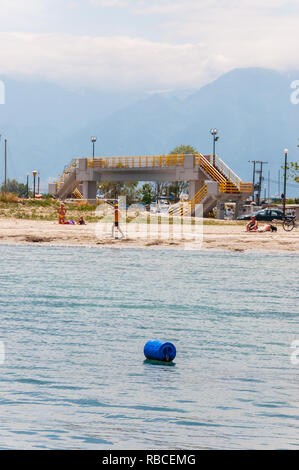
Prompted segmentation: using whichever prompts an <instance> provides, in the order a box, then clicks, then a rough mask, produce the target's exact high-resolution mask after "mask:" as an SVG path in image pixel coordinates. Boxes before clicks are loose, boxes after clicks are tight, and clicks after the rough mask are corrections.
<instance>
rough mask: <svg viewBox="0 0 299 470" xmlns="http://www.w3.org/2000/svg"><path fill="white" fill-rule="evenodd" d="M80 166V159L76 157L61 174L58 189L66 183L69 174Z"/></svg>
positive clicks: (57, 184)
mask: <svg viewBox="0 0 299 470" xmlns="http://www.w3.org/2000/svg"><path fill="white" fill-rule="evenodd" d="M77 167H78V159H77V158H74V159H73V160H72V161H71V163H70V164H69V165H68V166H67V167H66V169H65V170H64V172H63V173H62V175H61V176H60V178H59V180H58V181H57V182H56V190H57V191H58V190H59V189H60V188H61V186H63V185H64V182H65V179H66V178H67V176H68V175H69V174H70V173H72V172H73V171H74V169H75V168H77Z"/></svg>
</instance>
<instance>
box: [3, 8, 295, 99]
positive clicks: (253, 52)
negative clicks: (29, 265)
mask: <svg viewBox="0 0 299 470" xmlns="http://www.w3.org/2000/svg"><path fill="white" fill-rule="evenodd" d="M51 2H54V3H52V5H55V6H56V8H57V6H58V4H59V5H61V3H60V2H58V0H51ZM8 5H9V6H8ZM49 5H50V4H49V0H28V1H27V2H24V1H21V0H11V2H9V3H7V4H6V6H4V10H3V12H2V14H1V24H2V28H3V22H2V20H3V15H4V18H6V19H7V20H8V19H9V18H11V21H13V18H14V16H16V12H18V15H17V19H16V20H15V24H18V22H19V21H21V20H22V21H23V25H24V28H23V29H22V28H21V26H20V27H17V30H15V31H17V32H9V31H8V32H4V31H3V32H2V33H0V44H1V47H0V65H1V69H0V71H1V73H2V74H3V75H7V74H9V75H25V76H33V77H35V76H37V77H42V78H45V79H48V80H52V81H55V82H59V83H61V84H64V85H69V86H82V85H83V86H97V87H99V88H107V89H109V88H110V89H111V88H119V89H121V88H123V89H124V88H126V89H129V88H130V89H132V88H136V87H138V88H142V89H162V90H163V89H170V88H171V89H173V88H186V87H192V88H193V87H199V86H201V85H203V84H205V83H207V82H209V81H210V80H212V79H214V78H216V77H217V76H219V75H221V74H222V73H225V72H227V71H229V70H231V69H233V68H236V67H255V66H258V67H268V68H273V69H276V70H286V69H298V67H299V66H298V61H297V57H298V52H297V49H298V48H297V45H298V43H299V28H298V20H299V10H298V8H299V5H298V0H296V1H295V0H260V1H258V0H243V1H242V2H241V1H240V0H201V1H197V0H196V1H195V0H171V1H170V0H159V1H158V0H151V1H149V0H135V1H134V0H68V1H66V2H65V3H64V4H63V5H64V7H63V8H65V12H70V11H71V9H70V8H73V11H75V13H76V14H77V15H78V14H79V13H80V12H81V11H82V12H83V10H81V8H82V9H83V8H84V14H85V16H84V21H87V23H88V27H86V28H85V29H84V28H83V26H82V29H80V31H78V30H77V29H76V28H75V27H74V32H73V33H72V32H70V33H69V34H60V33H58V32H52V33H51V32H50V33H45V31H48V29H49V27H47V28H45V29H44V30H43V29H41V31H42V32H37V31H36V29H34V28H32V29H30V30H29V31H31V32H28V28H29V26H30V24H31V22H33V23H35V24H39V25H40V24H43V21H44V20H43V21H42V19H44V18H45V15H46V13H47V11H49V12H50V10H49V8H50V7H49ZM108 6H109V7H111V6H114V9H113V14H112V11H111V15H110V16H109V18H115V17H116V16H117V14H118V15H119V16H118V20H119V19H120V21H122V18H123V15H122V12H123V8H120V7H127V9H128V11H127V13H128V12H129V11H130V12H131V13H130V15H131V16H128V15H127V16H126V21H128V22H129V24H128V26H130V24H131V23H130V22H132V25H134V24H135V23H138V22H141V19H142V20H143V21H145V19H146V21H148V28H147V32H146V33H145V32H144V33H143V30H140V34H136V33H135V34H134V37H133V35H131V36H130V34H129V33H126V34H122V35H120V34H119V32H118V28H119V23H115V24H114V23H111V28H110V23H108V24H109V31H108V33H107V36H105V35H102V36H99V35H98V33H94V32H93V33H89V22H88V20H89V16H90V15H92V14H93V13H94V14H96V12H97V10H99V11H100V12H101V13H102V12H103V10H101V8H103V7H105V12H106V13H107V11H108V10H110V9H107V7H108ZM95 7H97V8H95ZM59 8H60V10H57V12H59V16H60V21H61V12H62V10H61V8H62V7H60V6H59ZM54 10H55V9H54V8H53V11H52V10H51V14H52V20H53V18H54V17H55V15H54V13H55V11H56V10H55V11H54ZM57 12H56V13H57ZM56 13H55V14H56ZM75 13H73V14H75ZM101 13H100V14H99V21H100V20H101V18H102V16H103V15H102V14H101ZM145 13H146V14H147V15H148V16H145ZM49 14H50V13H49ZM34 15H36V16H35V17H34ZM153 15H154V16H153ZM82 16H83V15H82ZM22 18H23V19H22ZM34 18H35V19H34ZM103 18H104V19H102V21H107V17H106V16H103ZM82 21H83V20H82ZM134 22H135V23H134ZM96 23H97V22H96ZM13 24H14V23H13ZM51 24H52V30H51V31H57V30H56V29H54V26H53V25H55V22H54V23H51ZM59 24H60V25H61V23H59ZM82 24H83V23H82ZM113 24H114V27H113ZM143 24H144V23H143ZM82 30H83V31H85V30H86V31H88V34H84V32H82ZM98 30H102V28H101V25H100V23H99V27H98ZM98 30H97V31H98ZM128 30H129V31H130V28H129V27H128ZM10 31H11V28H10ZM32 31H35V32H32ZM149 31H150V33H151V35H150V34H149ZM108 34H109V35H108ZM153 38H155V39H153ZM157 38H158V39H157ZM0 79H1V77H0Z"/></svg>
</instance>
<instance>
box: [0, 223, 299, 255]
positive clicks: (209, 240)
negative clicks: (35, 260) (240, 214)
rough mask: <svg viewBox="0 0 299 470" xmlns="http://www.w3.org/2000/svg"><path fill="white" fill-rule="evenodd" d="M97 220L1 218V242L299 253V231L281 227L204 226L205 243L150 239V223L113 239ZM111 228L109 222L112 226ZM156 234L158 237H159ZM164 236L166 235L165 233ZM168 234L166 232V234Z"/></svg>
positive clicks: (3, 243)
mask: <svg viewBox="0 0 299 470" xmlns="http://www.w3.org/2000/svg"><path fill="white" fill-rule="evenodd" d="M96 226H97V224H96V223H89V224H88V225H85V226H80V225H59V224H58V223H57V222H56V221H43V220H25V219H13V218H10V219H8V218H2V219H0V244H1V245H43V246H55V247H61V246H69V247H77V246H81V247H95V248H102V247H107V248H120V249H124V248H168V249H172V248H173V249H190V250H200V249H202V250H205V251H209V250H213V251H214V250H221V251H223V250H225V251H231V252H244V251H249V250H254V251H267V252H292V253H294V252H299V231H298V230H296V229H294V230H293V231H292V232H285V231H284V230H283V229H282V227H280V226H278V231H277V232H272V233H271V232H258V233H256V232H255V233H248V232H246V231H245V228H244V226H242V225H237V224H236V225H234V224H229V225H227V224H225V225H217V224H215V225H212V224H207V225H203V226H201V228H202V230H203V241H202V243H199V242H195V241H194V240H188V239H179V238H176V236H175V234H174V237H173V238H169V237H165V238H164V239H162V238H159V234H157V233H156V234H153V236H151V237H150V238H147V226H146V225H143V224H140V226H138V233H137V236H134V233H133V234H132V233H131V234H129V237H128V238H127V239H123V240H121V239H119V240H113V239H111V238H108V237H105V238H100V237H97V235H96ZM108 229H109V225H108ZM155 235H156V236H155ZM160 235H162V236H163V233H161V234H160ZM164 235H165V234H164Z"/></svg>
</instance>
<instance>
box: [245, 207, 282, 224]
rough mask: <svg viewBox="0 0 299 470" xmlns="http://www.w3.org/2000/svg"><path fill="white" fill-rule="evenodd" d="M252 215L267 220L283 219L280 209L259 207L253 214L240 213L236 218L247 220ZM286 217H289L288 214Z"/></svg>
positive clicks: (257, 218)
mask: <svg viewBox="0 0 299 470" xmlns="http://www.w3.org/2000/svg"><path fill="white" fill-rule="evenodd" d="M253 215H254V216H255V218H256V220H265V221H269V222H271V220H283V212H282V211H281V210H280V209H261V210H260V211H257V212H256V213H255V214H247V215H240V217H238V219H237V220H249V219H250V218H251V217H252V216H253ZM286 218H290V216H288V215H286Z"/></svg>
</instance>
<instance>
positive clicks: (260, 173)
mask: <svg viewBox="0 0 299 470" xmlns="http://www.w3.org/2000/svg"><path fill="white" fill-rule="evenodd" d="M258 163H259V164H260V169H259V170H257V173H259V188H258V206H259V205H260V202H261V192H262V181H263V165H267V163H268V162H262V161H259V162H258Z"/></svg>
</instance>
